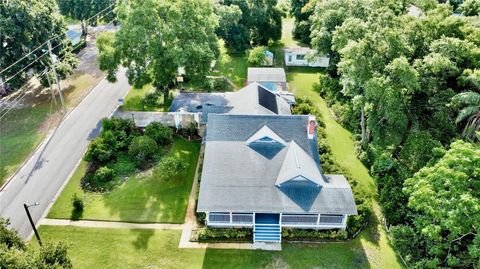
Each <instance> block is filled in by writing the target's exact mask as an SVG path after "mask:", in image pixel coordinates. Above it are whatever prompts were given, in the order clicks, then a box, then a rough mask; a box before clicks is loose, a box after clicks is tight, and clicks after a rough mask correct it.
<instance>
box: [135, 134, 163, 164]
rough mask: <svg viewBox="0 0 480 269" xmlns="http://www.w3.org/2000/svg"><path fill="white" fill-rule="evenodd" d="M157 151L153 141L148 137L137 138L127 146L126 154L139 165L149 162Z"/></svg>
mask: <svg viewBox="0 0 480 269" xmlns="http://www.w3.org/2000/svg"><path fill="white" fill-rule="evenodd" d="M157 150H158V146H157V143H156V142H155V140H153V139H152V138H150V137H148V136H145V135H144V136H137V137H135V138H134V139H133V140H132V143H131V144H130V146H128V154H130V156H132V158H134V159H135V160H136V161H137V162H138V163H139V164H140V165H143V164H145V162H147V161H149V160H151V159H152V158H153V157H154V156H155V153H156V152H157Z"/></svg>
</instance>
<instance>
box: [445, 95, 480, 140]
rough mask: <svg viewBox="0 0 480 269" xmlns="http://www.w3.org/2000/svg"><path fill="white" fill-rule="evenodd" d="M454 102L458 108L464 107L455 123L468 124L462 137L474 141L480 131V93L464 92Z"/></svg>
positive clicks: (455, 97)
mask: <svg viewBox="0 0 480 269" xmlns="http://www.w3.org/2000/svg"><path fill="white" fill-rule="evenodd" d="M452 101H453V103H454V104H455V105H457V107H459V106H462V107H463V108H462V109H461V110H460V112H459V113H458V116H457V119H456V120H455V123H456V124H459V123H461V122H466V123H465V127H464V129H463V132H462V135H463V136H465V137H466V138H469V139H472V140H474V139H475V135H476V132H479V131H480V93H476V92H462V93H459V94H457V95H455V96H454V97H453V98H452Z"/></svg>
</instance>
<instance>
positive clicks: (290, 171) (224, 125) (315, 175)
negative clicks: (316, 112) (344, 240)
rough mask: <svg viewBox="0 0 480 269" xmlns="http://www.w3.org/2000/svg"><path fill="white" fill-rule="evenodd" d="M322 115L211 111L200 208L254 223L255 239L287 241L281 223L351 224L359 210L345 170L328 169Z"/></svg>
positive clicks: (225, 219)
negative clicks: (321, 144) (322, 152)
mask: <svg viewBox="0 0 480 269" xmlns="http://www.w3.org/2000/svg"><path fill="white" fill-rule="evenodd" d="M315 128H316V126H315V118H314V117H313V116H307V115H276V114H264V115H234V114H211V115H210V116H209V118H208V123H207V136H206V142H205V143H206V145H205V155H204V162H203V170H202V175H201V179H202V180H201V182H200V192H199V197H198V205H197V212H204V213H206V225H207V226H209V227H219V228H227V227H228V228H240V227H243V228H251V229H253V231H254V238H253V240H254V242H281V231H282V228H284V227H287V228H299V229H345V228H346V223H347V218H348V216H349V215H356V214H357V210H356V206H355V201H354V197H353V194H352V189H351V188H350V185H349V184H348V182H347V181H346V179H345V177H344V176H342V175H325V174H324V173H323V172H322V169H321V161H320V157H319V154H318V148H317V136H316V130H315Z"/></svg>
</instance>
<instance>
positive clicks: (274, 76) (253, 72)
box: [247, 67, 287, 82]
mask: <svg viewBox="0 0 480 269" xmlns="http://www.w3.org/2000/svg"><path fill="white" fill-rule="evenodd" d="M247 81H248V82H255V81H258V82H260V81H263V82H287V76H286V75H285V70H284V69H283V68H270V67H249V68H248V75H247Z"/></svg>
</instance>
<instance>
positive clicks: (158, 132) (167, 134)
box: [145, 122, 173, 145]
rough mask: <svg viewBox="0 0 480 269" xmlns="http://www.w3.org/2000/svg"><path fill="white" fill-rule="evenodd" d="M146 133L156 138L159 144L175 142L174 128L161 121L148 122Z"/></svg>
mask: <svg viewBox="0 0 480 269" xmlns="http://www.w3.org/2000/svg"><path fill="white" fill-rule="evenodd" d="M145 135H146V136H148V137H150V138H152V139H153V140H155V142H157V144H158V145H167V144H170V143H172V142H173V130H172V129H170V128H169V127H167V126H165V125H163V124H161V123H160V122H152V123H150V124H148V125H147V127H146V128H145Z"/></svg>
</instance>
